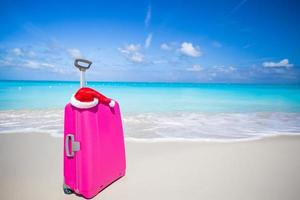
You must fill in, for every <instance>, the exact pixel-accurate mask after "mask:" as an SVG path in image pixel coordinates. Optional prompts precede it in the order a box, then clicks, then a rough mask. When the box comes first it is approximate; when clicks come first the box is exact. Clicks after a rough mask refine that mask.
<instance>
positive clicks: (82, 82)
mask: <svg viewBox="0 0 300 200" xmlns="http://www.w3.org/2000/svg"><path fill="white" fill-rule="evenodd" d="M79 62H82V63H86V64H87V66H85V65H80V64H79ZM91 64H92V62H91V61H89V60H85V59H75V61H74V65H75V67H77V68H78V69H79V70H80V87H81V88H82V87H84V86H85V74H84V73H85V70H87V69H89V68H90V66H91Z"/></svg>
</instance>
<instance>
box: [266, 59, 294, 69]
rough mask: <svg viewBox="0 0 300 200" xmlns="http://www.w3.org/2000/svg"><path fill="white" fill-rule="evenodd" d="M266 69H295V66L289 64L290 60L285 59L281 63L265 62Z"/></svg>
mask: <svg viewBox="0 0 300 200" xmlns="http://www.w3.org/2000/svg"><path fill="white" fill-rule="evenodd" d="M262 65H263V66H264V67H287V68H288V67H293V66H294V65H293V64H290V63H289V60H288V59H283V60H281V61H279V62H264V63H263V64H262Z"/></svg>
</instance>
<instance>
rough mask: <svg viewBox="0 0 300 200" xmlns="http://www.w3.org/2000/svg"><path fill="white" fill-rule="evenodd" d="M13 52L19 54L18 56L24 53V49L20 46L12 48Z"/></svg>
mask: <svg viewBox="0 0 300 200" xmlns="http://www.w3.org/2000/svg"><path fill="white" fill-rule="evenodd" d="M12 52H13V53H14V54H15V55H17V56H21V55H23V51H22V49H20V48H14V49H13V50H12Z"/></svg>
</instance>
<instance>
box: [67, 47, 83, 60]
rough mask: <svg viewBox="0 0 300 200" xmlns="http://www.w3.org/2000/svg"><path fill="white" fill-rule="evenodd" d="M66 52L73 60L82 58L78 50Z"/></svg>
mask: <svg viewBox="0 0 300 200" xmlns="http://www.w3.org/2000/svg"><path fill="white" fill-rule="evenodd" d="M67 52H68V53H69V55H70V56H71V57H72V58H73V59H76V58H82V57H83V56H82V54H81V52H80V50H79V49H75V48H73V49H67Z"/></svg>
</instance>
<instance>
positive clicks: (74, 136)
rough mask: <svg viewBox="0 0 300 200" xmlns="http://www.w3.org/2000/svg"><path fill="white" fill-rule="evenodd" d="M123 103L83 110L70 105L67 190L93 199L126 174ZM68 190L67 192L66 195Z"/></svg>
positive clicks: (66, 131) (66, 138) (66, 121)
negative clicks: (121, 108) (122, 117)
mask: <svg viewBox="0 0 300 200" xmlns="http://www.w3.org/2000/svg"><path fill="white" fill-rule="evenodd" d="M125 170H126V162H125V146H124V136H123V128H122V120H121V114H120V108H119V104H118V103H117V102H116V103H115V105H114V107H113V108H111V107H109V106H107V105H105V104H103V103H101V102H99V103H98V104H97V105H96V106H94V107H92V108H86V109H81V108H77V107H75V106H73V105H71V104H70V103H68V104H67V105H66V107H65V119H64V190H66V191H67V192H68V191H70V192H71V191H72V192H75V193H77V194H80V195H82V196H84V197H86V198H91V197H93V196H95V195H96V194H97V193H99V192H100V191H101V190H103V189H104V188H105V187H106V186H108V185H109V184H111V183H112V182H114V181H115V180H117V179H118V178H120V177H122V176H124V175H125ZM66 191H65V192H66Z"/></svg>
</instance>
